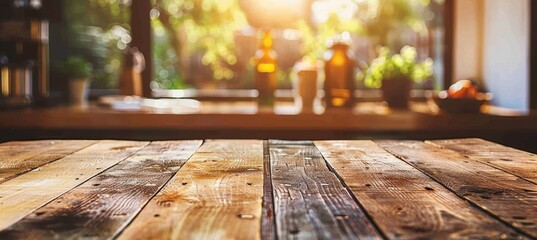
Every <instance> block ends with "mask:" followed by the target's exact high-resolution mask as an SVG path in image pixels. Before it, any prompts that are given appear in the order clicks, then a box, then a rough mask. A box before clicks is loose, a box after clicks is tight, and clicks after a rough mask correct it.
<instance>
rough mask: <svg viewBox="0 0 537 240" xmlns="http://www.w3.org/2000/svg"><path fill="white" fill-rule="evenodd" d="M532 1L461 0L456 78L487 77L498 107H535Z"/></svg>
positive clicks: (458, 2) (458, 4) (457, 12)
mask: <svg viewBox="0 0 537 240" xmlns="http://www.w3.org/2000/svg"><path fill="white" fill-rule="evenodd" d="M529 4H530V0H456V2H455V6H456V9H455V36H454V37H455V39H454V63H453V70H454V73H453V76H454V79H453V80H459V79H474V80H482V81H483V84H484V85H485V86H486V87H487V88H488V89H489V90H490V91H491V92H492V93H493V95H494V100H493V104H494V105H496V106H501V107H506V108H512V109H518V110H528V109H529V38H530V25H529V22H530V6H529Z"/></svg>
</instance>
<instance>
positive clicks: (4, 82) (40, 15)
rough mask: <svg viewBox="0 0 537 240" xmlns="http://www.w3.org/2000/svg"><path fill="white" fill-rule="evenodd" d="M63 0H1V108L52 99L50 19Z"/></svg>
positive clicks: (37, 103) (42, 102)
mask: <svg viewBox="0 0 537 240" xmlns="http://www.w3.org/2000/svg"><path fill="white" fill-rule="evenodd" d="M59 2H60V0H48V1H47V0H2V1H0V108H2V109H5V108H20V107H29V106H41V105H46V104H47V103H48V102H49V97H50V89H49V52H48V49H49V47H48V45H49V44H48V36H49V31H48V27H49V20H50V19H51V17H52V15H51V13H52V14H54V13H55V12H57V10H53V8H54V6H57V5H61V4H59Z"/></svg>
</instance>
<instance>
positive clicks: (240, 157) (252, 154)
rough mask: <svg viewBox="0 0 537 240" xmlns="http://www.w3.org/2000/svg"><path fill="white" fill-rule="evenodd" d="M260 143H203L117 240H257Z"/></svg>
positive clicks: (260, 160)
mask: <svg viewBox="0 0 537 240" xmlns="http://www.w3.org/2000/svg"><path fill="white" fill-rule="evenodd" d="M262 195H263V141H258V140H217V141H207V142H205V143H204V144H203V145H202V146H201V147H200V149H199V150H198V151H197V152H196V153H195V154H194V155H193V156H192V157H191V158H190V160H188V162H187V163H186V164H185V165H184V166H183V167H182V168H181V169H180V170H179V171H178V172H177V174H176V175H175V176H174V177H173V178H172V180H170V182H168V184H166V186H165V187H164V188H163V189H162V190H161V191H160V192H159V193H158V194H157V195H156V196H155V197H154V198H153V199H152V200H151V201H150V202H149V203H148V204H147V206H146V207H145V208H144V209H143V210H142V211H141V212H140V214H139V215H138V216H137V217H136V219H134V221H133V222H132V223H131V224H130V225H129V226H128V227H127V228H126V229H125V231H124V232H123V233H122V234H121V235H120V236H119V238H120V239H259V238H260V237H261V219H260V217H261V209H262Z"/></svg>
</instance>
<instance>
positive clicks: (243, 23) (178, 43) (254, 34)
mask: <svg viewBox="0 0 537 240" xmlns="http://www.w3.org/2000/svg"><path fill="white" fill-rule="evenodd" d="M296 1H298V0H296ZM296 1H295V2H296ZM244 2H248V1H241V0H203V1H194V0H157V1H154V2H153V8H152V9H151V26H152V28H153V31H152V34H153V43H152V50H153V65H154V69H155V70H154V80H155V81H154V83H153V86H152V87H156V88H161V89H177V88H197V89H214V88H217V89H222V88H223V89H251V88H254V86H253V73H252V71H253V69H252V67H251V64H250V59H251V57H252V56H253V55H254V52H255V50H256V48H257V39H258V31H257V30H256V28H254V27H252V26H251V24H252V22H254V24H253V25H256V23H255V19H256V17H258V16H251V15H252V13H249V12H248V8H247V7H245V3H244ZM249 2H250V3H253V2H255V1H252V0H250V1H249ZM272 2H273V3H277V2H280V1H272ZM281 2H282V3H285V4H289V3H288V2H289V1H281ZM305 2H306V3H307V4H304V12H305V13H306V14H303V16H304V17H303V18H302V19H299V20H298V21H296V22H295V23H294V24H293V26H283V27H287V28H279V29H274V30H273V36H274V38H275V50H276V52H277V53H278V61H279V68H280V77H279V88H283V89H285V88H291V84H290V79H291V69H292V67H293V65H294V63H295V62H296V61H298V60H300V59H301V57H302V56H304V55H310V56H312V57H315V58H321V57H322V53H323V52H324V51H325V48H326V47H325V41H326V40H328V39H329V38H331V37H332V36H333V35H335V34H337V33H341V32H348V33H349V34H350V35H351V36H352V39H353V45H352V49H353V51H354V53H355V55H356V57H357V60H358V61H359V66H358V68H359V69H358V73H359V70H360V68H361V69H364V68H365V67H367V65H368V64H369V62H370V61H371V60H372V59H373V58H374V57H376V55H377V52H376V49H377V48H378V47H379V46H388V47H389V48H390V49H391V50H392V51H398V50H399V49H400V48H402V47H403V46H405V45H410V46H414V47H416V48H417V50H418V59H419V60H424V59H426V58H432V59H433V60H434V71H435V72H434V76H433V77H432V78H431V79H429V80H428V81H425V82H423V83H421V84H419V85H416V86H415V88H419V89H433V88H434V87H435V86H436V87H438V88H441V87H442V85H443V84H442V83H443V76H444V69H443V64H444V44H445V43H444V39H445V28H444V26H445V15H444V12H445V10H446V9H445V6H444V5H445V3H444V1H443V0H430V1H422V0H312V1H305ZM285 6H286V7H287V6H288V5H285ZM245 10H247V11H245ZM279 16H284V14H282V15H279ZM249 20H250V21H249ZM252 20H254V21H252ZM357 81H358V84H357V86H359V88H361V89H366V88H367V86H365V85H364V84H363V82H361V81H360V80H359V74H358V75H357Z"/></svg>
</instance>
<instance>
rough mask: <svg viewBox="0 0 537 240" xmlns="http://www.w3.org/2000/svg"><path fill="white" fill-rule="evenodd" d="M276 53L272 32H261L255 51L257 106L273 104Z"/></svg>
mask: <svg viewBox="0 0 537 240" xmlns="http://www.w3.org/2000/svg"><path fill="white" fill-rule="evenodd" d="M277 60H278V59H277V54H276V51H274V49H273V41H272V34H271V32H270V31H269V30H266V31H264V32H263V37H262V38H261V43H260V44H259V48H258V49H257V51H256V53H255V76H254V78H255V86H256V88H257V91H259V96H258V102H259V106H273V105H274V99H275V97H274V91H275V90H276V82H277V79H278V62H277Z"/></svg>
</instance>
